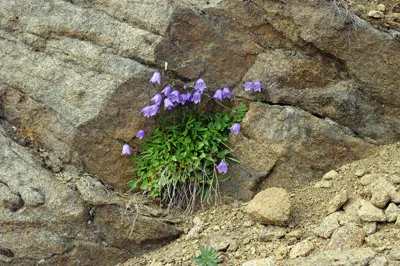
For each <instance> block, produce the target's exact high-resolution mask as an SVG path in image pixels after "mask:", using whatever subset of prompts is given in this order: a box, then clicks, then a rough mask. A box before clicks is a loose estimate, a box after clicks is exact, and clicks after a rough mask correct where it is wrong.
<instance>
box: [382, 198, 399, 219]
mask: <svg viewBox="0 0 400 266" xmlns="http://www.w3.org/2000/svg"><path fill="white" fill-rule="evenodd" d="M385 214H386V217H387V221H388V222H390V223H391V222H395V221H396V220H397V216H398V215H399V214H400V208H399V207H397V205H396V204H394V203H390V204H389V206H388V207H387V208H386V210H385Z"/></svg>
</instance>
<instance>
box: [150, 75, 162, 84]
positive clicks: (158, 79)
mask: <svg viewBox="0 0 400 266" xmlns="http://www.w3.org/2000/svg"><path fill="white" fill-rule="evenodd" d="M150 82H151V83H153V84H154V83H158V84H159V85H161V74H160V73H159V72H155V73H154V74H153V77H151V79H150Z"/></svg>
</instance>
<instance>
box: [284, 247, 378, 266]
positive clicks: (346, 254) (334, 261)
mask: <svg viewBox="0 0 400 266" xmlns="http://www.w3.org/2000/svg"><path fill="white" fill-rule="evenodd" d="M374 257H375V252H374V251H373V250H372V249H370V248H360V249H351V250H346V251H336V250H329V251H324V252H319V253H316V254H313V255H311V256H308V257H307V258H297V259H291V260H288V261H285V262H283V263H282V266H310V265H318V266H319V265H320V266H322V265H323V266H335V265H341V266H355V265H357V266H367V265H369V262H370V261H372V259H373V258H374Z"/></svg>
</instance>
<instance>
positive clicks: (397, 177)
mask: <svg viewBox="0 0 400 266" xmlns="http://www.w3.org/2000/svg"><path fill="white" fill-rule="evenodd" d="M396 15H398V16H399V18H400V13H399V14H396ZM389 181H390V182H391V183H393V184H395V185H398V184H400V173H394V174H393V175H391V176H389Z"/></svg>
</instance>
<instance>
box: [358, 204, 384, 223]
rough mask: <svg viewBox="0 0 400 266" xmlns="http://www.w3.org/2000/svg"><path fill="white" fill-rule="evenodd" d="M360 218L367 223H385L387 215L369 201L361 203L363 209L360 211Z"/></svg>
mask: <svg viewBox="0 0 400 266" xmlns="http://www.w3.org/2000/svg"><path fill="white" fill-rule="evenodd" d="M358 216H360V218H361V220H363V221H365V222H385V221H386V215H385V213H384V212H383V211H382V210H381V209H379V208H377V207H375V206H374V205H373V204H372V203H370V202H369V201H363V202H362V203H361V207H360V209H359V210H358Z"/></svg>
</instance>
